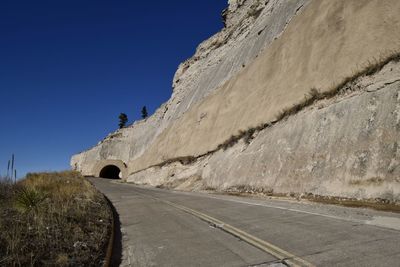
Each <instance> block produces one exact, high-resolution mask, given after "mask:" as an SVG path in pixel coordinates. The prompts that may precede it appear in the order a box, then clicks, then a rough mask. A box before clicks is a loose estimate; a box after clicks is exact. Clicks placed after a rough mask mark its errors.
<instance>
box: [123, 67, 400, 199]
mask: <svg viewBox="0 0 400 267" xmlns="http://www.w3.org/2000/svg"><path fill="white" fill-rule="evenodd" d="M399 114H400V63H391V64H389V65H387V66H386V67H385V68H384V69H383V70H382V71H380V72H379V73H377V74H375V75H373V76H365V77H362V78H360V79H358V80H357V82H355V83H351V84H349V85H347V86H346V87H344V89H343V92H342V93H341V94H339V95H338V96H337V97H335V98H333V99H330V100H324V101H319V102H317V103H315V104H314V105H313V106H311V107H309V108H307V109H306V110H304V111H302V112H300V113H299V114H296V115H294V116H292V117H289V118H288V119H287V120H284V121H281V122H279V123H277V124H274V125H273V126H271V127H268V128H266V129H265V130H263V131H261V132H258V133H255V134H254V139H252V140H251V142H250V143H249V144H247V143H245V142H244V140H240V141H239V142H238V143H237V144H235V145H234V146H232V147H231V148H228V149H226V150H220V151H218V152H216V153H212V154H211V155H209V156H204V157H201V158H199V159H198V160H197V161H196V162H194V163H191V164H181V163H179V162H176V163H173V164H168V165H165V166H163V167H152V168H149V169H146V170H144V171H140V172H137V173H134V174H131V175H130V176H129V178H128V181H131V182H135V183H138V184H148V185H152V186H167V187H172V188H175V187H178V189H179V186H181V187H182V186H184V183H185V182H186V181H193V179H195V180H196V181H197V183H196V184H195V185H196V188H201V189H207V188H212V189H215V190H218V191H227V190H228V191H232V190H233V191H235V190H243V188H246V187H247V188H248V189H247V190H250V191H251V190H254V191H259V190H261V191H262V192H268V193H275V194H287V193H295V194H297V195H301V194H313V195H322V196H340V197H348V198H357V199H374V198H382V199H387V200H390V201H394V202H396V201H399V200H400V179H399V177H400V146H399V145H400V142H399V141H400V116H399ZM200 178H201V179H200ZM198 181H201V184H200V183H199V182H198ZM180 189H184V190H193V189H194V187H193V186H192V185H191V184H189V185H188V186H186V187H185V186H184V187H183V188H180Z"/></svg>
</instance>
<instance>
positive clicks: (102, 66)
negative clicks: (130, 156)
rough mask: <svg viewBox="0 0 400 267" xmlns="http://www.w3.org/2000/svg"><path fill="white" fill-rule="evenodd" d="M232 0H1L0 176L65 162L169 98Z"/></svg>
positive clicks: (65, 164)
mask: <svg viewBox="0 0 400 267" xmlns="http://www.w3.org/2000/svg"><path fill="white" fill-rule="evenodd" d="M226 6H227V0H201V1H198V0H197V1H195V0H170V1H164V0H163V1H161V0H159V1H154V0H153V1H133V0H131V1H128V0H121V1H118V0H112V1H111V0H109V1H102V0H95V1H85V0H79V1H75V0H57V1H54V0H48V1H41V0H38V1H32V0H25V1H18V0H1V1H0V92H1V98H0V99H1V104H0V125H1V131H0V174H5V172H6V168H7V161H8V159H9V158H10V157H11V154H12V153H15V157H16V167H17V170H18V173H19V175H18V176H21V175H24V174H25V173H26V172H33V171H51V170H64V169H69V160H70V157H71V155H73V154H74V153H77V152H80V151H82V150H84V149H86V148H89V147H91V146H93V145H95V144H96V143H97V142H98V141H100V140H101V139H102V138H103V137H105V136H106V135H107V134H108V133H110V132H112V131H113V130H115V129H117V127H118V126H117V124H118V118H117V117H118V115H119V113H120V112H125V113H126V114H127V115H128V117H129V121H130V122H132V121H133V120H137V119H139V117H140V109H141V107H142V106H143V105H146V106H147V107H148V110H149V113H150V114H151V113H153V112H154V111H155V109H156V108H157V107H158V106H159V105H160V104H161V103H163V102H165V101H167V100H168V98H169V96H170V95H171V91H172V89H171V82H172V78H173V75H174V73H175V71H176V69H177V66H178V65H179V63H180V62H182V61H183V60H185V59H187V58H189V57H190V56H191V55H193V53H194V51H195V48H196V47H197V45H198V44H199V43H200V42H201V41H203V40H205V39H207V38H208V37H210V36H211V35H212V34H214V33H215V32H217V31H219V30H220V29H221V28H222V21H221V11H222V10H223V9H224V8H225V7H226Z"/></svg>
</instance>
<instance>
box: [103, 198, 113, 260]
mask: <svg viewBox="0 0 400 267" xmlns="http://www.w3.org/2000/svg"><path fill="white" fill-rule="evenodd" d="M103 197H104V199H105V200H106V201H107V204H108V208H109V209H110V211H111V213H112V216H111V236H110V239H109V240H108V245H107V251H106V256H105V258H104V264H103V267H110V266H111V258H112V254H113V246H114V239H115V212H114V209H113V208H112V207H111V205H112V204H111V201H110V200H109V199H108V198H107V197H106V196H105V195H104V194H103Z"/></svg>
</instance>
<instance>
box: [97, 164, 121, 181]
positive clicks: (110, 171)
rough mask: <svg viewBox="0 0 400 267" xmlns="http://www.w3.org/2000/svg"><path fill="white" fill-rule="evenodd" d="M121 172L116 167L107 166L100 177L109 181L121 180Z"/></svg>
mask: <svg viewBox="0 0 400 267" xmlns="http://www.w3.org/2000/svg"><path fill="white" fill-rule="evenodd" d="M120 174H121V170H120V169H119V168H118V167H117V166H115V165H107V166H105V167H104V168H103V169H101V171H100V175H99V177H101V178H109V179H120V178H121V177H120Z"/></svg>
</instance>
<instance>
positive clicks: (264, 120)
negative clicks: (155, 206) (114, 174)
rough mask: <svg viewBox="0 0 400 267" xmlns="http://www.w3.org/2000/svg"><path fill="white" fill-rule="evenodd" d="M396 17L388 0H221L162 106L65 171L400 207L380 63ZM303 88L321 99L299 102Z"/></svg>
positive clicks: (398, 47) (396, 121) (391, 111)
mask: <svg viewBox="0 0 400 267" xmlns="http://www.w3.org/2000/svg"><path fill="white" fill-rule="evenodd" d="M399 13H400V2H399V1H397V0H387V1H384V2H382V1H378V0H336V1H329V0H323V1H320V0H318V1H317V0H285V1H282V0H269V1H265V0H264V1H260V0H230V1H229V7H228V8H227V9H226V10H224V12H223V17H224V19H225V28H224V29H223V30H222V31H221V32H219V33H217V34H216V35H214V36H212V37H211V38H210V39H208V40H206V41H204V42H203V43H202V44H200V45H199V47H198V49H197V51H196V53H195V55H194V56H193V57H192V58H190V59H189V60H187V61H185V62H184V63H182V64H181V65H180V66H179V68H178V70H177V72H176V74H175V77H174V79H173V88H174V90H173V94H172V96H171V98H170V100H169V101H168V102H167V103H165V104H163V105H162V106H161V107H160V108H159V109H158V110H157V111H156V112H155V114H154V115H153V116H151V117H149V118H148V119H146V120H144V121H140V122H137V123H135V124H133V125H132V126H130V127H128V128H124V129H122V130H118V131H116V132H115V133H112V134H110V135H109V136H108V137H106V138H105V139H104V140H103V141H101V142H100V143H99V144H98V145H97V146H95V147H93V148H92V149H90V150H87V151H84V152H82V153H80V154H77V155H75V156H73V157H72V159H71V165H72V167H73V168H74V169H76V170H79V171H81V172H82V173H83V174H84V175H99V172H100V170H101V169H102V168H103V167H104V166H106V165H109V164H111V162H114V163H115V164H119V165H118V166H120V168H121V169H123V170H122V173H123V177H122V178H124V179H127V180H128V181H131V182H135V183H146V184H150V185H153V186H159V185H164V186H172V185H173V187H178V188H179V187H181V188H186V189H202V188H203V189H204V188H213V189H216V190H227V189H229V188H235V187H246V186H247V187H252V188H256V189H257V188H258V189H262V190H266V191H268V192H275V193H298V194H304V193H311V194H317V195H327V196H338V197H349V198H383V199H389V200H392V201H400V152H399V151H400V148H398V146H399V140H400V64H399V63H397V59H398V57H392V58H391V59H392V60H386V61H385V59H386V58H388V57H390V56H392V55H396V54H397V53H398V52H400V31H399V29H400V17H399V16H398V14H399ZM364 69H365V70H366V71H364V72H361V70H364ZM355 75H356V76H357V77H358V76H359V77H358V79H349V78H351V77H354V76H355ZM344 79H347V80H348V81H349V83H345V82H343V81H344ZM312 88H315V89H316V90H313V91H311V92H317V91H318V94H319V95H324V96H326V97H325V98H318V99H319V100H318V101H313V102H312V103H311V104H310V103H308V102H307V101H305V100H304V97H305V95H306V96H307V95H310V90H311V89H312ZM327 92H329V93H327ZM311 95H312V93H311ZM305 102H307V105H303V106H301V107H302V108H297V109H296V112H291V113H290V114H292V115H291V116H288V117H285V118H284V119H282V118H281V117H282V116H281V114H282V110H286V111H288V110H293V108H292V106H293V105H297V104H298V103H305ZM298 107H299V105H298ZM261 125H262V126H263V127H260V126H261ZM249 129H250V131H247V134H245V135H243V134H242V135H241V136H242V137H243V138H236V139H238V140H236V139H235V138H231V136H232V135H237V134H238V132H239V131H241V130H242V131H246V130H249ZM252 129H253V130H252ZM254 129H257V130H254ZM227 140H235V142H231V143H232V144H229V146H226V144H227ZM228 143H229V142H228ZM221 144H225V146H221Z"/></svg>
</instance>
